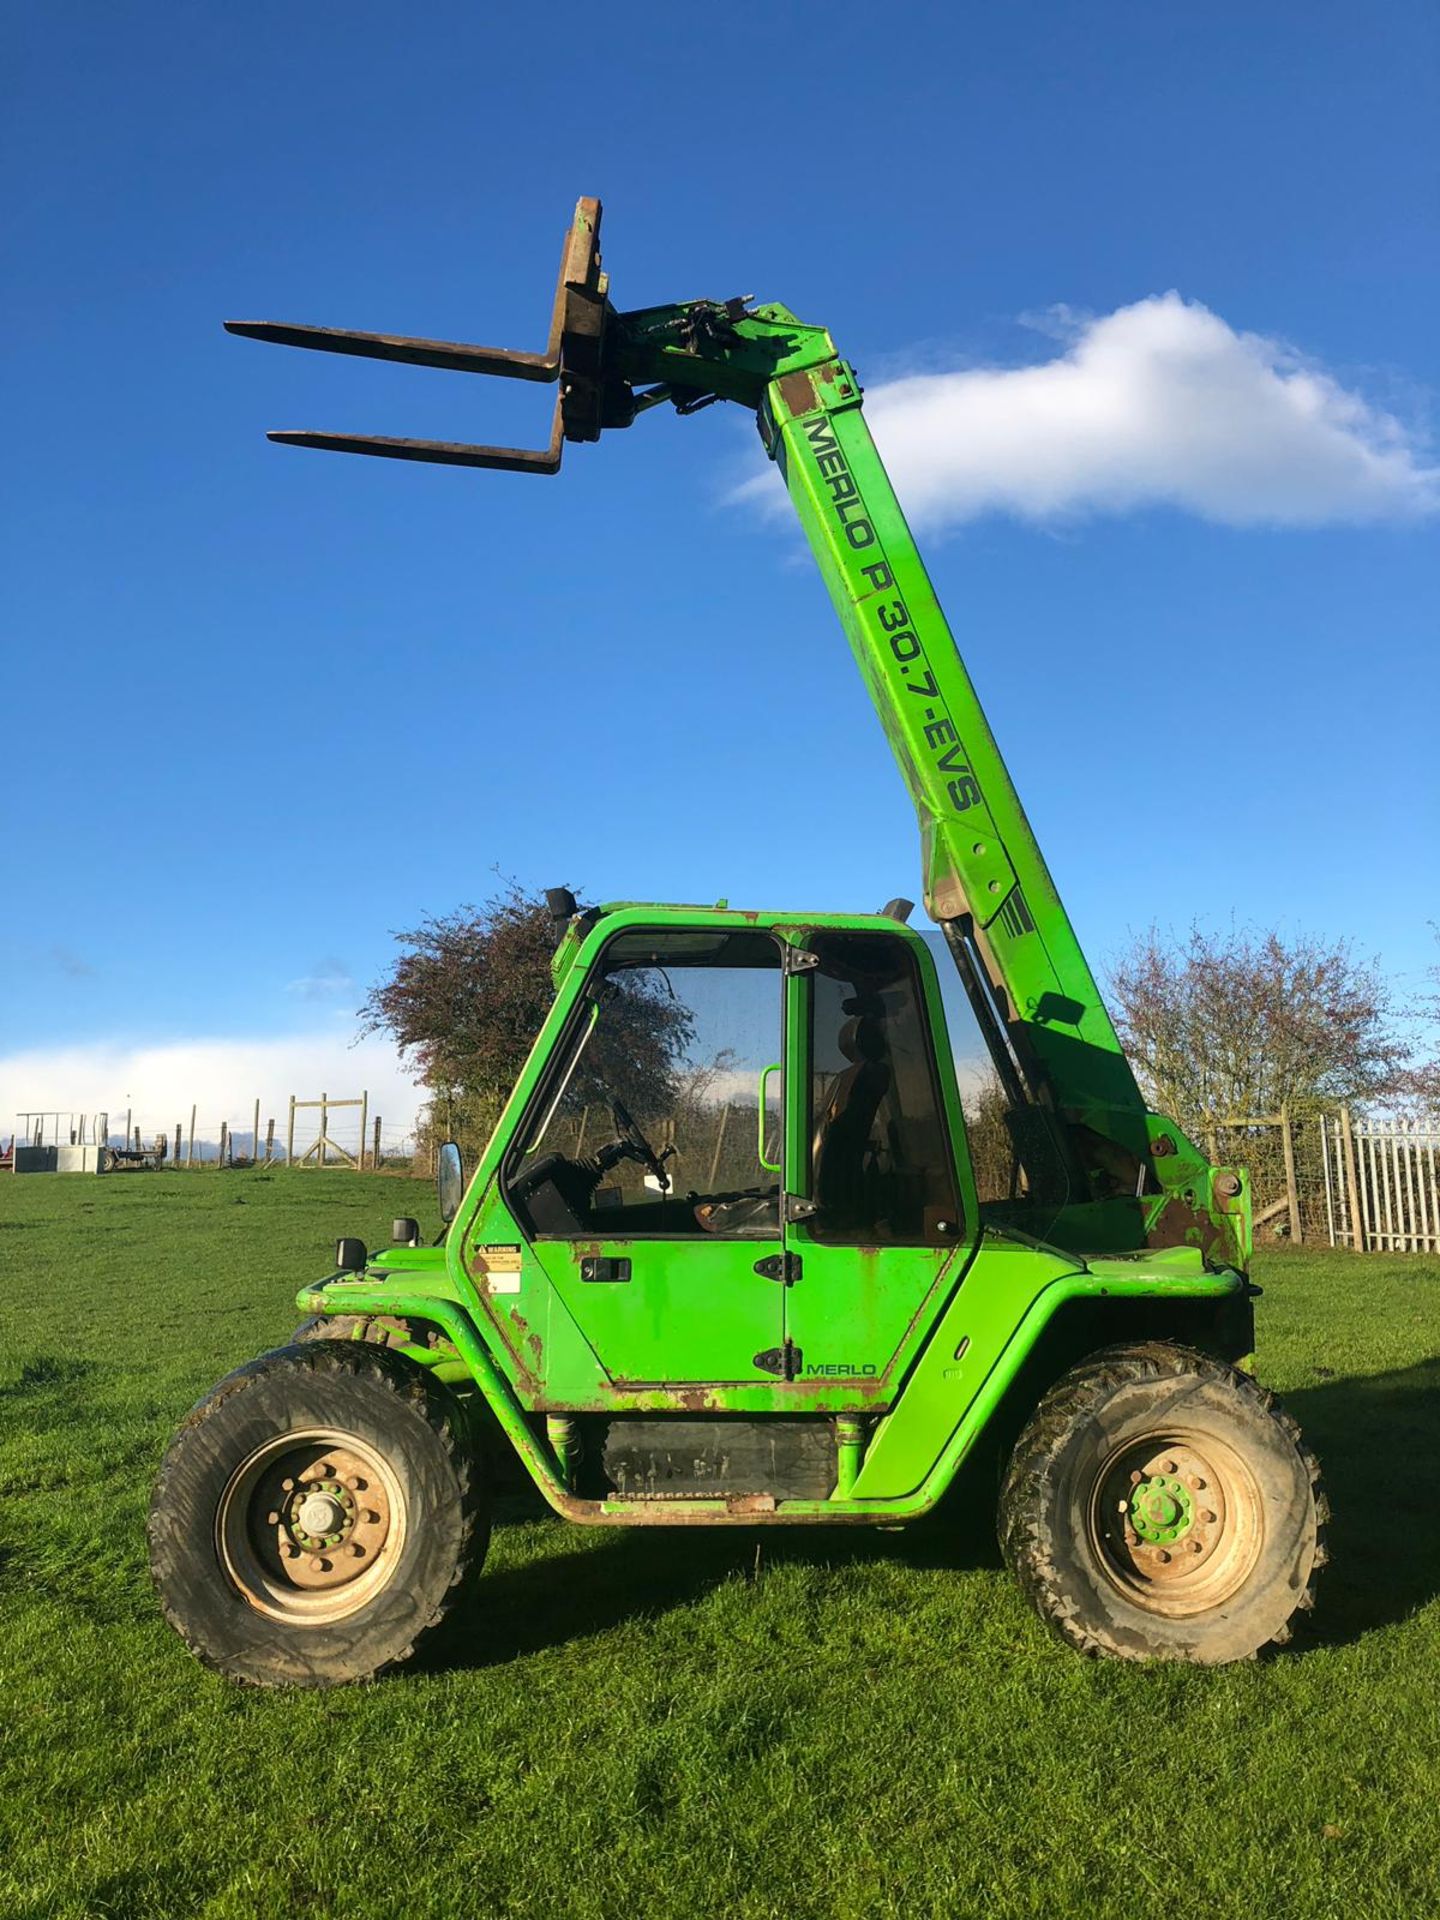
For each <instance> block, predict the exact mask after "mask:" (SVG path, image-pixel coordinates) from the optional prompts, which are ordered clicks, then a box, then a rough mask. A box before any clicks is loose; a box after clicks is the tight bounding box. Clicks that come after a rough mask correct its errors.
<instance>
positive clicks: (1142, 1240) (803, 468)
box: [227, 199, 1250, 1266]
mask: <svg viewBox="0 0 1440 1920" xmlns="http://www.w3.org/2000/svg"><path fill="white" fill-rule="evenodd" d="M600 217H601V209H600V203H599V201H598V200H591V199H582V200H581V201H579V203H578V204H577V206H576V209H575V217H574V220H573V221H572V223H571V226H570V229H569V231H568V233H567V235H566V238H565V245H564V249H563V253H562V256H561V265H560V275H559V283H558V285H557V288H556V293H555V302H554V306H553V309H552V313H551V320H550V333H549V339H548V342H547V345H546V348H545V351H544V352H543V353H533V352H513V351H510V350H508V349H503V348H495V347H480V346H469V345H464V344H459V343H456V342H451V341H436V340H423V339H408V338H403V337H400V336H395V335H390V334H371V333H355V332H349V331H344V330H340V329H331V328H322V327H297V326H286V325H276V324H271V323H268V322H251V321H230V322H227V325H228V327H229V330H230V331H231V332H232V333H239V334H244V335H247V336H248V337H250V338H252V339H258V340H269V341H273V342H275V343H277V344H279V345H282V346H298V347H308V348H312V349H318V350H320V351H322V352H327V353H346V354H353V355H357V356H360V357H363V358H369V359H380V360H392V361H398V362H402V363H404V364H408V365H412V366H427V367H438V368H441V369H443V370H445V371H449V372H462V373H483V374H493V375H498V376H500V377H502V378H505V379H515V380H530V381H541V382H547V383H551V384H555V385H557V387H558V392H557V395H556V401H555V410H554V415H553V419H552V423H551V430H550V438H549V441H548V443H547V445H546V446H544V447H543V448H534V449H530V448H517V447H492V446H478V445H469V444H463V443H453V442H449V441H434V440H403V439H391V438H381V437H376V436H367V435H354V434H336V433H317V432H302V433H295V432H288V433H272V434H271V435H270V438H271V439H272V440H277V441H281V442H284V443H286V444H289V445H292V446H307V447H316V448H320V449H323V450H327V451H333V452H342V453H363V454H370V455H377V456H381V457H384V458H387V459H401V460H419V461H427V462H433V463H437V464H441V465H447V466H468V467H491V468H499V469H502V470H504V471H508V472H518V473H544V474H550V473H556V472H558V470H559V468H560V464H561V458H562V454H563V451H564V444H565V442H566V441H567V440H568V441H590V440H597V439H599V437H600V435H601V433H602V432H603V431H604V430H605V429H606V428H613V427H628V426H630V425H631V424H632V423H633V422H634V421H635V420H636V419H637V418H638V417H639V415H641V414H642V413H645V412H648V411H650V410H651V409H653V408H654V407H656V406H659V405H661V404H669V405H671V406H673V407H674V408H675V410H676V411H677V412H679V413H692V412H695V411H697V410H698V409H699V408H701V407H704V406H707V405H709V404H710V403H711V402H712V401H715V400H732V401H735V402H737V403H738V404H740V405H741V406H745V407H748V408H750V410H751V411H752V412H753V413H754V414H755V416H756V420H757V423H758V426H759V430H760V435H761V439H762V440H763V442H764V445H765V448H766V451H767V452H768V454H769V456H770V458H771V459H772V460H773V461H774V462H775V463H776V465H777V467H778V468H779V469H780V472H781V474H782V475H783V477H784V480H785V484H786V487H787V489H788V490H789V494H790V498H791V501H792V502H793V504H794V506H795V509H796V512H797V513H798V515H799V517H800V521H801V524H802V525H803V527H804V529H805V533H806V536H807V537H808V539H809V541H810V545H811V547H812V549H813V551H814V553H815V557H816V560H817V561H818V563H819V566H820V571H821V573H822V574H823V576H824V579H825V583H826V585H827V587H828V588H829V590H830V594H831V597H832V599H833V600H834V602H835V605H836V608H837V611H838V612H839V615H840V619H841V622H842V624H843V625H844V628H845V631H846V634H847V636H848V638H849V640H850V644H851V647H852V649H853V651H854V653H855V657H856V659H857V661H858V663H859V666H860V670H861V673H862V674H863V676H864V679H865V683H866V686H867V687H868V689H869V692H870V696H871V698H872V700H873V701H874V703H875V706H876V708H877V710H878V712H879V714H880V719H881V722H882V724H883V726H884V728H885V732H886V735H887V737H888V739H889V741H890V745H891V748H892V750H893V752H894V754H895V758H896V760H897V761H898V762H899V765H900V770H901V773H902V774H903V776H904V779H905V783H906V786H907V787H908V789H909V792H910V796H911V799H912V800H913V802H914V805H915V810H916V813H917V815H918V818H919V822H920V833H921V842H922V850H923V862H924V886H925V904H926V908H927V910H928V912H929V914H930V916H931V918H932V919H934V920H935V921H936V922H937V923H938V924H939V925H940V926H941V927H942V928H943V930H944V932H945V936H946V939H947V941H948V942H949V945H950V947H951V950H952V952H953V953H954V956H955V959H956V962H957V964H958V966H959V970H960V973H961V976H962V979H963V981H964V983H965V987H966V990H967V992H968V994H969V996H970V999H971V1002H972V1004H973V1006H974V1007H975V1011H976V1013H977V1015H978V1016H979V1018H980V1022H981V1025H982V1027H983V1028H984V1029H985V1031H986V1033H987V1036H988V1038H989V1040H990V1043H991V1050H992V1053H993V1056H994V1059H995V1065H996V1069H997V1072H998V1074H999V1076H1000V1078H1001V1080H1002V1082H1003V1083H1004V1086H1005V1090H1006V1093H1007V1096H1008V1101H1009V1107H1010V1114H1011V1122H1010V1124H1011V1128H1012V1134H1013V1136H1014V1142H1015V1147H1016V1152H1017V1156H1018V1158H1019V1160H1020V1162H1021V1164H1023V1165H1024V1167H1025V1169H1026V1173H1027V1177H1028V1188H1029V1192H1030V1194H1031V1196H1032V1198H1034V1199H1035V1200H1036V1201H1037V1202H1039V1203H1040V1204H1041V1205H1042V1206H1043V1207H1044V1210H1045V1211H1044V1218H1045V1219H1046V1221H1047V1227H1046V1234H1047V1237H1049V1238H1051V1239H1054V1240H1057V1241H1059V1242H1060V1243H1061V1244H1063V1245H1065V1246H1067V1247H1071V1248H1073V1249H1076V1250H1078V1251H1094V1252H1098V1251H1117V1250H1122V1251H1123V1250H1128V1249H1139V1248H1142V1247H1146V1246H1149V1247H1159V1246H1167V1245H1173V1244H1184V1243H1192V1244H1199V1245H1201V1246H1203V1247H1204V1248H1205V1249H1206V1250H1207V1251H1210V1250H1213V1252H1214V1255H1215V1257H1216V1258H1217V1259H1220V1260H1223V1261H1225V1262H1228V1263H1231V1264H1235V1265H1240V1266H1243V1265H1244V1264H1245V1263H1246V1260H1247V1258H1248V1253H1249V1237H1250V1209H1249V1196H1248V1193H1247V1191H1246V1190H1245V1182H1243V1181H1242V1179H1241V1178H1240V1176H1239V1175H1238V1174H1237V1173H1236V1172H1235V1171H1234V1170H1232V1169H1225V1168H1216V1167H1212V1166H1210V1165H1209V1163H1208V1162H1207V1161H1206V1159H1205V1158H1204V1156H1203V1155H1202V1154H1201V1153H1200V1152H1199V1151H1198V1149H1197V1148H1196V1147H1195V1146H1194V1145H1193V1144H1192V1143H1191V1142H1190V1141H1189V1140H1188V1139H1187V1138H1186V1137H1185V1135H1184V1133H1183V1132H1182V1131H1181V1129H1180V1128H1179V1127H1178V1126H1176V1125H1175V1124H1174V1123H1173V1122H1172V1121H1169V1120H1167V1119H1165V1118H1163V1117H1162V1116H1160V1115H1157V1114H1154V1113H1150V1112H1148V1111H1147V1109H1146V1106H1145V1103H1144V1100H1143V1099H1142V1097H1141V1095H1140V1091H1139V1088H1138V1087H1137V1085H1136V1082H1135V1078H1134V1075H1133V1073H1132V1071H1131V1069H1130V1065H1129V1062H1128V1061H1127V1059H1126V1057H1125V1054H1124V1052H1123V1050H1122V1048H1121V1046H1120V1043H1119V1040H1118V1038H1117V1036H1116V1033H1115V1029H1114V1026H1113V1024H1112V1022H1111V1020H1110V1016H1109V1014H1108V1013H1107V1011H1106V1008H1105V1005H1104V1002H1103V1000H1102V998H1101V994H1100V990H1099V987H1098V985H1097V984H1096V981H1095V978H1094V976H1093V974H1092V973H1091V971H1090V968H1089V966H1088V965H1087V963H1086V960H1085V957H1084V955H1083V953H1082V952H1081V950H1080V944H1079V942H1078V940H1077V939H1076V936H1075V932H1074V929H1073V927H1072V926H1071V924H1070V920H1069V917H1068V915H1067V914H1066V912H1065V909H1064V907H1063V905H1062V903H1061V901H1060V897H1059V895H1058V893H1057V892H1056V889H1055V885H1054V882H1053V881H1052V880H1051V878H1050V875H1049V872H1048V870H1047V869H1046V865H1045V861H1044V858H1043V856H1042V854H1041V852H1040V848H1039V845H1038V844H1037V842H1036V839H1035V836H1034V834H1033V832H1032V831H1031V828H1030V824H1029V821H1028V820H1027V819H1026V817H1025V811H1024V808H1023V807H1022V806H1021V803H1020V799H1019V796H1018V794H1017V793H1016V791H1015V788H1014V786H1013V784H1012V782H1011V779H1010V775H1009V773H1008V771H1007V769H1006V767H1005V763H1004V761H1003V759H1002V758H1001V755H1000V750H999V747H998V746H997V744H996V742H995V738H994V735H993V734H992V733H991V731H990V727H989V723H988V722H987V720H986V718H985V715H984V712H983V710H982V708H981V706H980V702H979V700H978V698H977V696H976V693H975V689H974V687H973V685H972V684H971V681H970V677H969V674H968V673H967V671H966V669H965V666H964V663H963V662H962V660H961V658H960V655H959V652H958V649H957V648H956V645H955V641H954V638H953V635H952V634H951V631H950V628H949V626H948V624H947V622H946V619H945V616H944V614H943V612H942V611H941V608H940V605H939V602H938V601H937V599H936V597H935V593H934V589H933V588H932V586H931V584H930V581H929V577H928V575H927V573H926V571H925V566H924V563H923V561H922V560H921V558H920V555H919V553H918V551H917V550H916V546H915V542H914V539H913V538H912V536H911V533H910V530H909V527H908V526H907V524H906V521H905V517H904V514H903V513H902V511H901V508H900V504H899V502H898V500H897V499H896V496H895V492H894V489H893V488H892V486H891V484H890V481H889V477H888V476H887V474H886V472H885V468H884V466H883V464H882V462H881V460H880V456H879V454H878V452H877V451H876V448H875V444H874V441H873V440H872V439H871V437H870V432H869V429H868V427H867V426H866V424H865V419H864V414H863V410H862V395H861V388H860V384H859V382H858V380H857V379H856V377H855V374H854V371H853V369H852V368H851V367H850V366H848V365H847V363H846V362H845V361H844V360H842V359H841V358H840V356H839V354H838V353H837V352H836V349H835V345H834V342H833V341H832V339H831V337H830V335H829V333H828V332H827V331H826V330H825V329H824V328H822V327H816V326H808V325H806V324H804V323H803V322H801V321H799V320H797V319H796V317H795V316H794V314H792V313H791V312H790V311H789V310H788V309H787V308H785V307H782V306H778V305H773V304H771V305H760V306H755V305H752V304H751V303H750V301H749V300H748V299H743V298H742V299H734V300H726V301H716V300H688V301H680V302H676V303H673V304H670V305H666V306H656V307H644V308H640V309H637V310H635V311H632V312H627V313H621V312H617V311H616V309H615V308H614V307H613V306H612V304H611V302H610V297H609V278H608V275H606V274H605V273H604V272H603V270H602V267H601V257H600ZM1017 1217H1019V1216H1017Z"/></svg>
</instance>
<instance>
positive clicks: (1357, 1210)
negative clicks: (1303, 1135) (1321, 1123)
mask: <svg viewBox="0 0 1440 1920" xmlns="http://www.w3.org/2000/svg"><path fill="white" fill-rule="evenodd" d="M1340 1144H1341V1147H1342V1148H1343V1150H1344V1154H1345V1186H1346V1189H1347V1192H1346V1198H1347V1199H1348V1201H1349V1202H1350V1206H1349V1213H1350V1244H1351V1246H1352V1247H1354V1248H1355V1250H1356V1252H1357V1253H1364V1251H1365V1224H1364V1215H1363V1210H1362V1208H1361V1204H1360V1180H1359V1175H1358V1173H1357V1171H1356V1166H1355V1135H1354V1133H1353V1132H1352V1131H1351V1127H1350V1109H1349V1107H1341V1109H1340Z"/></svg>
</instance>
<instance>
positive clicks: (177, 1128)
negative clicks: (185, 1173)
mask: <svg viewBox="0 0 1440 1920" xmlns="http://www.w3.org/2000/svg"><path fill="white" fill-rule="evenodd" d="M175 1164H176V1166H177V1167H178V1166H179V1164H180V1122H179V1121H178V1120H177V1121H176V1122H175Z"/></svg>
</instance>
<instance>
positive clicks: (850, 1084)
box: [813, 993, 891, 1222]
mask: <svg viewBox="0 0 1440 1920" xmlns="http://www.w3.org/2000/svg"><path fill="white" fill-rule="evenodd" d="M840 1011H841V1012H842V1013H848V1014H850V1015H851V1016H852V1017H851V1018H850V1019H849V1020H848V1021H847V1022H846V1023H845V1025H844V1026H843V1027H842V1028H841V1029H840V1032H839V1035H838V1045H839V1048H840V1051H841V1053H843V1054H844V1056H845V1058H846V1059H847V1060H848V1061H850V1062H851V1064H850V1065H849V1066H848V1067H846V1068H845V1069H844V1071H843V1072H842V1073H840V1074H838V1075H837V1076H836V1078H835V1082H834V1085H833V1086H832V1087H831V1088H830V1092H829V1094H828V1096H827V1097H826V1101H825V1107H824V1111H823V1112H822V1113H821V1114H820V1117H819V1119H818V1121H817V1122H816V1126H815V1138H814V1142H813V1151H814V1166H815V1199H816V1201H817V1203H818V1205H819V1207H820V1209H821V1211H822V1212H823V1213H824V1214H826V1215H827V1216H829V1217H830V1218H831V1219H833V1220H835V1221H837V1222H840V1221H843V1220H844V1219H845V1218H846V1217H847V1216H850V1217H857V1218H858V1217H859V1215H860V1213H861V1212H862V1211H863V1209H864V1186H865V1172H866V1168H865V1156H866V1152H867V1149H868V1148H869V1145H870V1135H871V1131H872V1129H873V1128H874V1125H875V1116H876V1114H877V1113H878V1112H879V1111H880V1102H881V1101H882V1100H883V1099H884V1098H885V1095H886V1094H887V1093H888V1092H889V1091H890V1080H891V1066H890V1043H889V1041H888V1039H887V1038H886V1034H885V1008H884V1003H883V1002H882V1001H881V1000H880V998H879V996H878V995H876V994H868V993H867V994H859V995H856V996H855V997H854V998H852V999H849V1000H846V1001H844V1002H842V1004H841V1008H840Z"/></svg>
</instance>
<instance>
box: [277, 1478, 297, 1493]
mask: <svg viewBox="0 0 1440 1920" xmlns="http://www.w3.org/2000/svg"><path fill="white" fill-rule="evenodd" d="M280 1491H281V1492H282V1493H293V1492H294V1491H295V1482H294V1481H293V1480H282V1481H281V1482H280Z"/></svg>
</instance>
